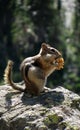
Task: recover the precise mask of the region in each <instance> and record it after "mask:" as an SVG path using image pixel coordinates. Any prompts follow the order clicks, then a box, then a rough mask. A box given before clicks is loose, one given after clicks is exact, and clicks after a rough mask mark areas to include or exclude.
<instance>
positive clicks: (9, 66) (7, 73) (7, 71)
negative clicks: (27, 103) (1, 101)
mask: <svg viewBox="0 0 80 130" xmlns="http://www.w3.org/2000/svg"><path fill="white" fill-rule="evenodd" d="M12 68H13V61H11V60H9V61H8V64H7V67H6V69H5V72H4V82H5V84H8V85H10V86H12V88H14V89H16V90H19V91H21V92H24V89H23V88H21V86H20V85H18V84H16V83H14V82H13V80H12Z"/></svg>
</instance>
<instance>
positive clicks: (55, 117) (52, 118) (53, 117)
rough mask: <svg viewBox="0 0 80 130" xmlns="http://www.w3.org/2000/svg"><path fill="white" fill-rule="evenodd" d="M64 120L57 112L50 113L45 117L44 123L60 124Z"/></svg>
mask: <svg viewBox="0 0 80 130" xmlns="http://www.w3.org/2000/svg"><path fill="white" fill-rule="evenodd" d="M61 120H62V117H61V116H58V115H57V114H56V113H52V114H51V113H50V114H49V115H47V117H46V118H45V119H44V124H46V125H51V124H58V123H59V122H60V121H61Z"/></svg>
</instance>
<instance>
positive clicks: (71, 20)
mask: <svg viewBox="0 0 80 130" xmlns="http://www.w3.org/2000/svg"><path fill="white" fill-rule="evenodd" d="M42 42H46V43H48V44H50V45H51V46H53V47H55V48H57V49H58V50H60V51H61V52H62V54H63V57H64V60H65V66H64V69H63V70H60V71H55V72H54V73H53V74H52V75H51V76H50V77H49V78H48V83H47V86H48V87H51V88H53V87H57V86H58V85H60V86H61V85H62V86H63V87H65V88H68V89H70V90H72V91H74V92H76V93H79V94H80V0H67V3H66V0H39V1H38V0H0V84H3V73H4V69H5V67H6V64H7V61H8V59H11V60H13V61H14V68H13V71H14V73H13V79H14V81H15V82H20V81H21V80H22V78H21V75H20V71H19V65H20V63H21V61H22V60H23V59H24V58H26V57H29V56H33V55H35V54H37V53H38V52H39V49H40V46H41V43H42Z"/></svg>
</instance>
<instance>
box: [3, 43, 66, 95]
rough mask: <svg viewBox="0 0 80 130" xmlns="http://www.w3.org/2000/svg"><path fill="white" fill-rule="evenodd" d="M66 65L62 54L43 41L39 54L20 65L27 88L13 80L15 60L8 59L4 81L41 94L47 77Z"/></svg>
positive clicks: (15, 87) (35, 93)
mask: <svg viewBox="0 0 80 130" xmlns="http://www.w3.org/2000/svg"><path fill="white" fill-rule="evenodd" d="M63 66H64V59H63V58H62V54H61V53H60V52H59V51H58V50H57V49H55V48H53V47H51V46H50V45H48V44H46V43H42V45H41V49H40V51H39V54H37V55H35V56H33V57H29V58H26V59H24V60H23V61H22V63H21V65H20V71H21V74H22V77H23V80H24V83H25V89H23V88H22V87H21V86H20V85H18V84H16V83H14V82H13V80H12V75H11V74H12V67H13V61H10V60H9V61H8V64H7V67H6V69H5V72H4V81H5V83H6V84H9V85H10V86H12V87H13V88H14V89H16V90H19V91H21V92H29V93H30V94H33V95H39V94H40V92H42V91H43V90H44V86H45V84H46V81H47V77H48V76H49V75H50V74H51V73H52V72H53V71H55V70H60V69H62V68H63Z"/></svg>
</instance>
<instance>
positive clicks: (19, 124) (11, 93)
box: [0, 85, 80, 130]
mask: <svg viewBox="0 0 80 130" xmlns="http://www.w3.org/2000/svg"><path fill="white" fill-rule="evenodd" d="M0 130H80V96H79V95H77V94H75V93H73V92H71V91H69V90H67V89H65V88H63V87H60V86H59V87H57V88H55V89H47V90H46V92H44V93H41V94H40V95H39V96H33V97H32V96H31V95H29V94H26V93H21V92H18V91H16V90H13V89H12V88H11V87H10V86H7V85H3V86H0Z"/></svg>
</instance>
